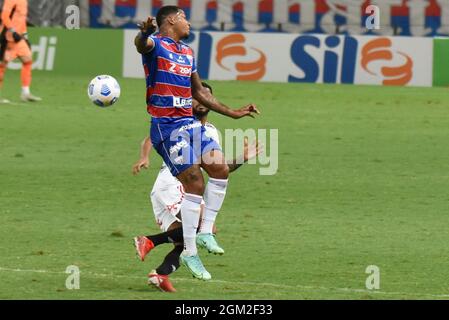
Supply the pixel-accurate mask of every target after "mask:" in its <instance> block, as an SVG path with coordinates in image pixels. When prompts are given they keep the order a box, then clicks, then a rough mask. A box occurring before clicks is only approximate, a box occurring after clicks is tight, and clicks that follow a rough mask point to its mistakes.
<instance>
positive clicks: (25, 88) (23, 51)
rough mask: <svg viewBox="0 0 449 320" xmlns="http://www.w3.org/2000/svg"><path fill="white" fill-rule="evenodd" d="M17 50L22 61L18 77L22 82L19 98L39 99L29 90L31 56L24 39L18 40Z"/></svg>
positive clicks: (32, 100)
mask: <svg viewBox="0 0 449 320" xmlns="http://www.w3.org/2000/svg"><path fill="white" fill-rule="evenodd" d="M17 51H18V56H19V59H20V61H21V62H22V71H21V73H20V79H21V82H22V94H21V95H20V99H21V100H22V101H30V102H35V101H41V100H42V99H41V98H39V97H36V96H34V95H32V94H31V91H30V86H31V79H32V67H33V58H32V53H31V49H30V47H29V46H28V43H27V42H26V41H25V40H22V41H20V42H18V43H17Z"/></svg>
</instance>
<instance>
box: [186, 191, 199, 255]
mask: <svg viewBox="0 0 449 320" xmlns="http://www.w3.org/2000/svg"><path fill="white" fill-rule="evenodd" d="M202 200H203V197H202V196H198V195H196V194H191V193H186V194H185V195H184V199H183V200H182V202H181V219H182V233H183V235H184V250H185V254H186V255H187V256H193V255H196V254H197V253H198V251H197V249H196V231H197V229H198V223H199V220H200V211H201V201H202Z"/></svg>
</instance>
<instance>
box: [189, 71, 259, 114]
mask: <svg viewBox="0 0 449 320" xmlns="http://www.w3.org/2000/svg"><path fill="white" fill-rule="evenodd" d="M191 82H192V96H193V98H195V99H196V100H198V101H199V102H200V103H201V104H202V105H204V106H205V107H206V108H208V109H210V110H213V111H215V112H218V113H221V114H222V115H225V116H228V117H231V118H233V119H239V118H243V117H246V116H248V117H252V118H254V114H260V112H259V110H257V107H256V105H254V104H249V105H247V106H244V107H243V108H240V109H236V110H234V109H231V108H229V107H228V106H226V105H224V104H223V103H221V102H219V101H218V100H217V99H216V98H215V97H214V96H213V95H212V94H211V93H210V91H209V90H207V89H206V88H204V87H203V85H202V84H201V79H200V76H199V75H198V73H197V72H194V73H192V76H191Z"/></svg>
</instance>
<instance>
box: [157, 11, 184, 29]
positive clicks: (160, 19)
mask: <svg viewBox="0 0 449 320" xmlns="http://www.w3.org/2000/svg"><path fill="white" fill-rule="evenodd" d="M180 10H181V9H180V8H179V7H178V6H163V7H162V8H160V9H159V11H158V12H157V15H156V23H157V26H158V27H159V28H160V27H161V26H162V24H163V23H164V21H165V19H166V18H167V17H168V16H169V15H171V14H173V13H178V12H179V11H180Z"/></svg>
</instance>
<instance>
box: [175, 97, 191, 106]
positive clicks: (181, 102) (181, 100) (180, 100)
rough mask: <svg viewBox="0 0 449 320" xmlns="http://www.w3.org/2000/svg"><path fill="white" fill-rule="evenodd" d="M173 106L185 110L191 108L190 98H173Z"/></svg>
mask: <svg viewBox="0 0 449 320" xmlns="http://www.w3.org/2000/svg"><path fill="white" fill-rule="evenodd" d="M173 106H174V107H176V108H185V107H191V106H192V98H188V99H186V98H181V97H173Z"/></svg>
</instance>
